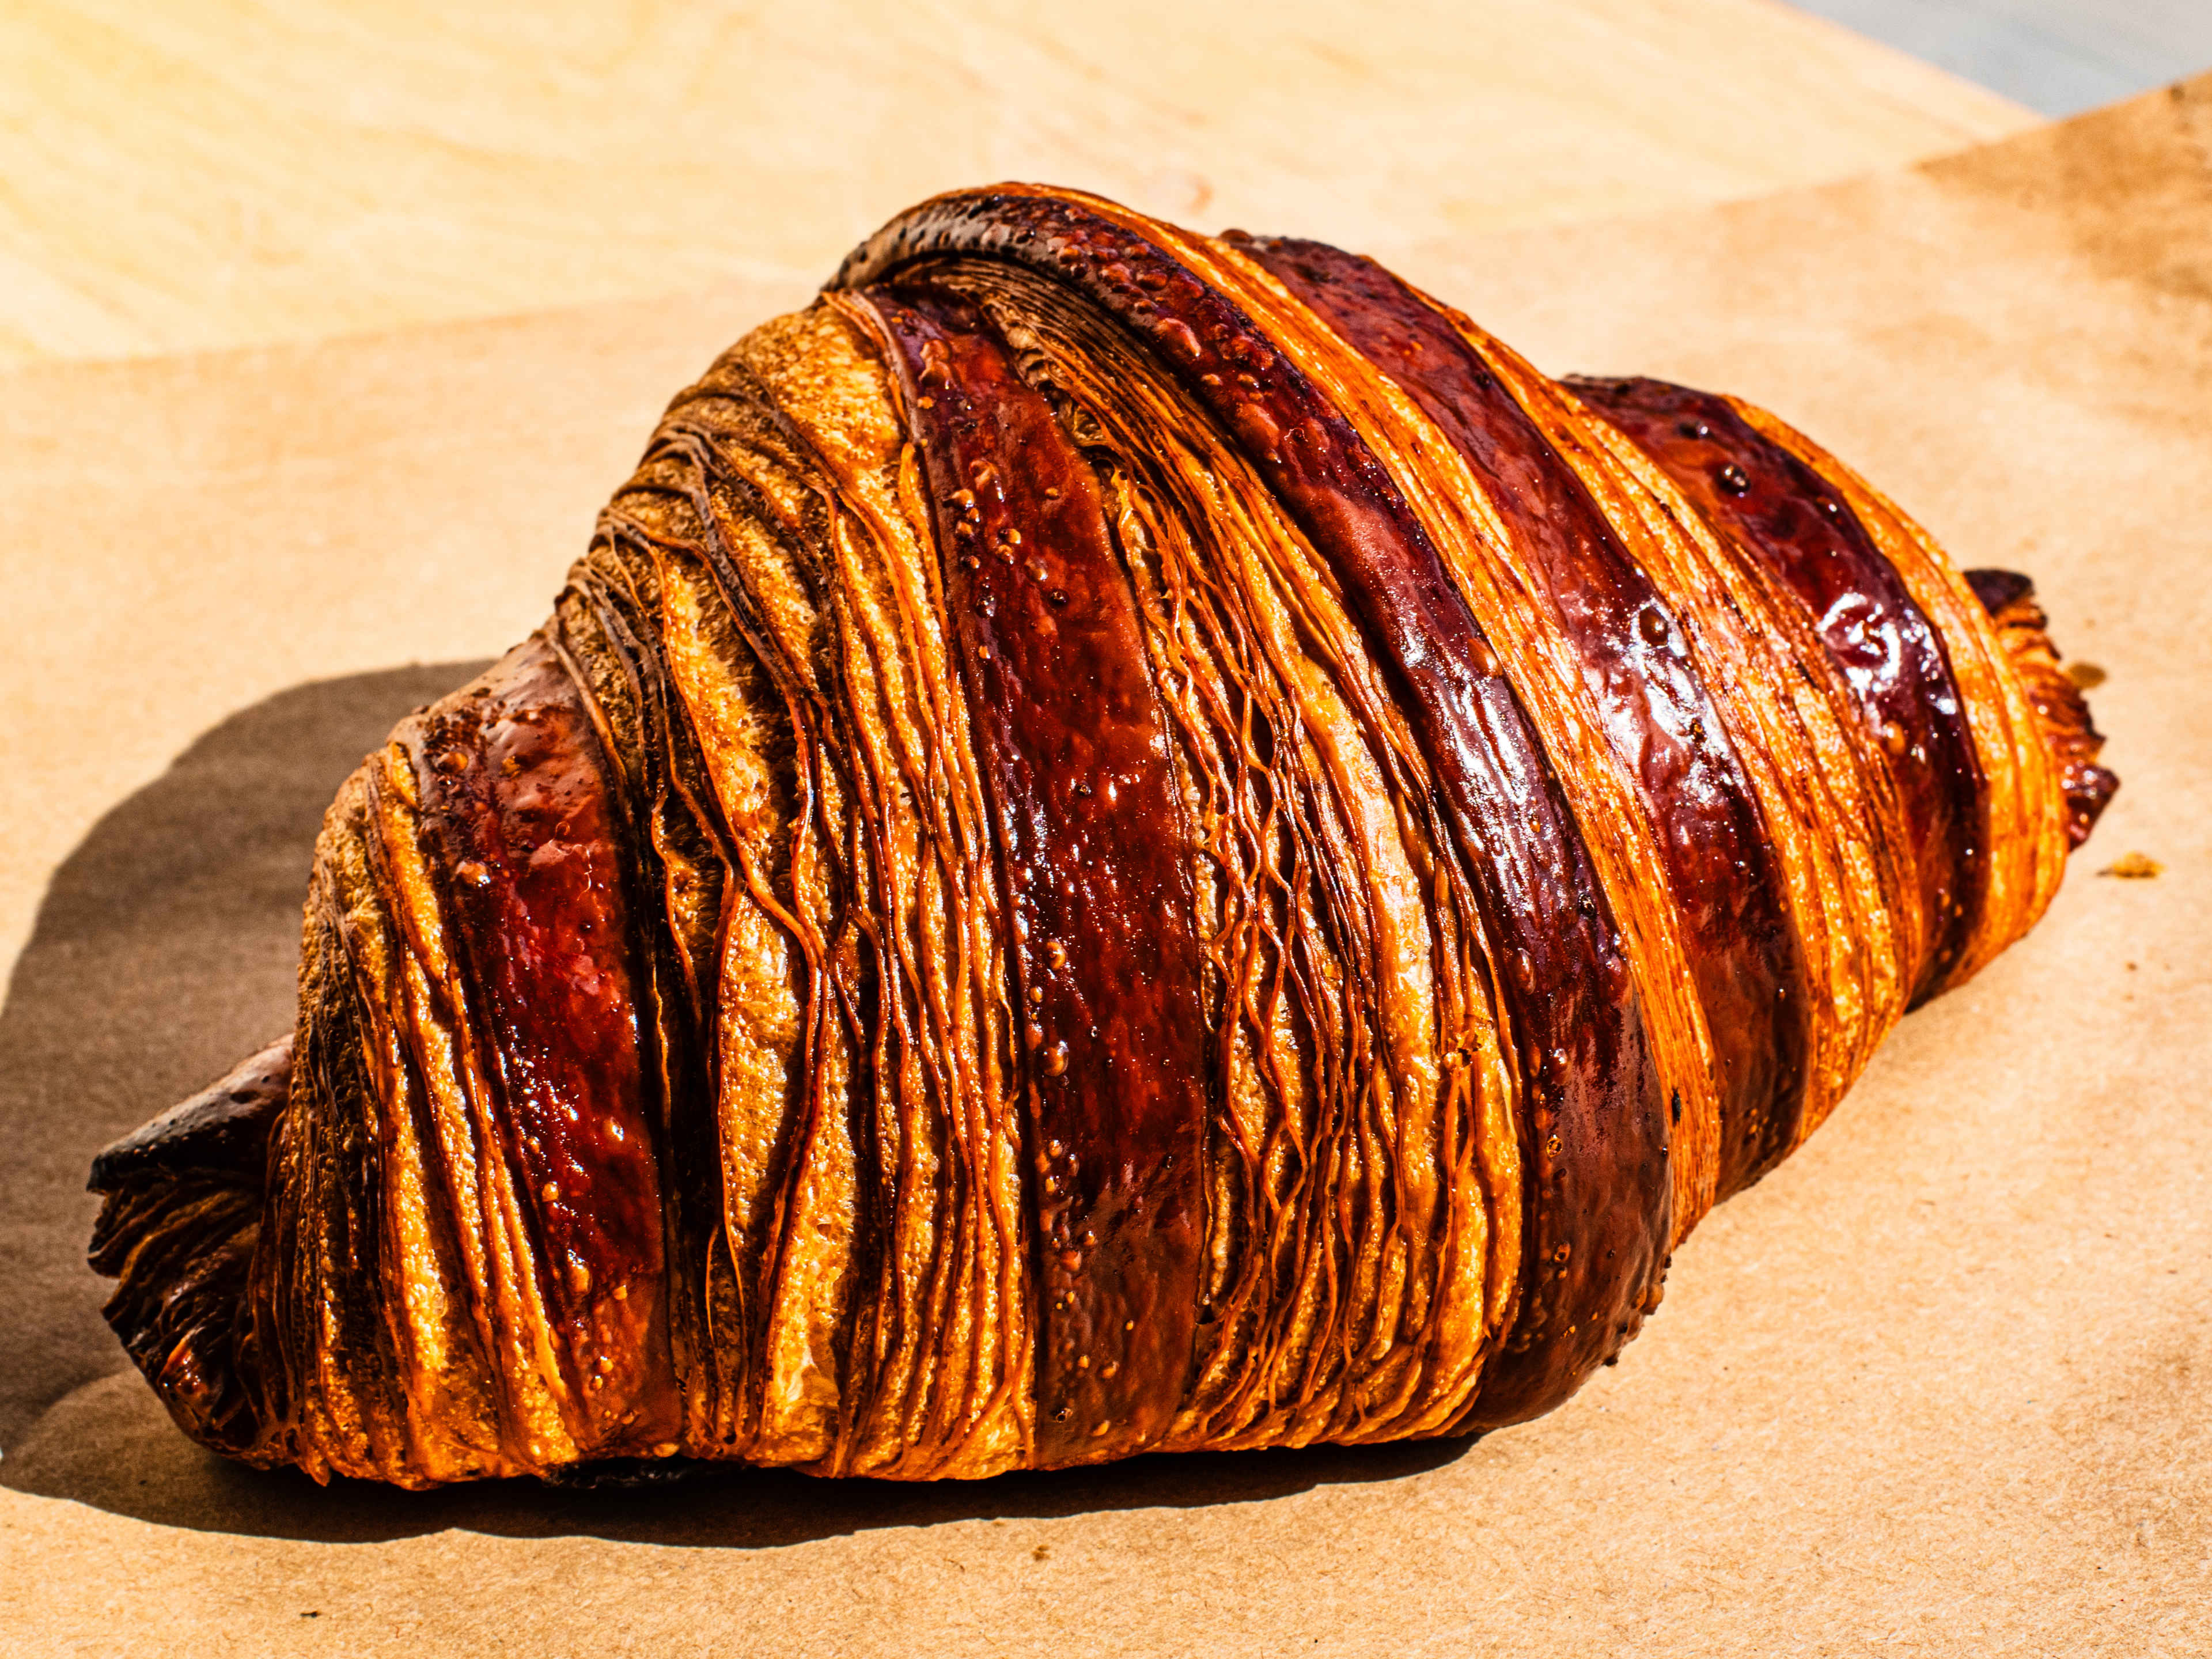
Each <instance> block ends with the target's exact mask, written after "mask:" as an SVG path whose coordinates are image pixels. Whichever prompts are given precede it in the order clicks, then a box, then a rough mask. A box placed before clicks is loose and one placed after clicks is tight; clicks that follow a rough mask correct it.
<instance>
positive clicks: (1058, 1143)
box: [859, 286, 1208, 1464]
mask: <svg viewBox="0 0 2212 1659" xmlns="http://www.w3.org/2000/svg"><path fill="white" fill-rule="evenodd" d="M859 297H860V299H862V300H863V301H866V303H867V304H868V305H869V306H870V307H872V309H873V310H874V311H875V313H877V315H878V317H879V318H880V319H881V320H882V323H883V337H884V340H885V341H886V342H887V343H888V345H889V348H890V357H891V360H892V362H893V363H894V365H895V367H896V370H897V373H898V376H899V380H900V385H901V387H902V392H903V394H904V400H905V403H906V417H907V422H908V431H909V432H910V433H911V434H912V435H913V438H914V441H915V444H916V446H917V447H918V448H919V450H920V453H921V459H922V465H923V469H924V471H925V473H926V476H927V482H928V490H929V496H930V501H931V510H932V513H933V520H934V525H935V530H936V542H937V546H938V549H939V560H940V562H941V563H942V567H943V570H944V583H945V609H946V612H947V614H948V616H949V617H950V618H951V623H952V629H953V635H954V638H955V640H956V641H957V650H958V651H959V653H960V668H961V683H962V684H963V687H964V688H965V690H966V691H967V694H968V708H969V719H970V721H971V722H972V725H973V727H974V729H975V732H977V733H978V735H979V738H980V741H979V743H978V745H977V747H978V750H979V753H980V757H981V759H982V762H983V772H984V775H985V777H986V778H987V781H988V784H989V787H990V789H991V792H992V796H993V801H994V808H995V811H994V819H995V826H996V829H997V849H996V850H997V854H998V857H999V860H1000V876H1001V879H1002V881H1003V882H1004V883H1005V887H1006V892H1007V893H1008V894H1009V895H1010V896H1011V897H1012V902H1013V909H1014V917H1015V921H1014V939H1013V947H1014V948H1013V957H1014V964H1015V967H1014V990H1015V994H1016V996H1017V997H1018V1000H1019V1002H1020V1007H1021V1015H1020V1018H1021V1023H1022V1026H1023V1030H1024V1042H1023V1044H1022V1049H1023V1054H1024V1095H1025V1097H1026V1101H1027V1111H1026V1113H1025V1117H1026V1123H1025V1134H1026V1145H1025V1149H1024V1151H1025V1161H1026V1162H1027V1164H1028V1165H1029V1167H1028V1170H1027V1171H1026V1172H1025V1173H1026V1177H1027V1181H1028V1194H1029V1200H1030V1214H1031V1215H1032V1216H1033V1217H1034V1218H1035V1228H1034V1231H1033V1235H1032V1248H1033V1250H1034V1261H1035V1262H1036V1280H1035V1282H1036V1285H1037V1291H1036V1296H1037V1298H1038V1303H1039V1307H1038V1310H1037V1323H1036V1330H1037V1347H1036V1359H1037V1370H1036V1378H1037V1383H1036V1397H1037V1422H1036V1451H1037V1459H1038V1461H1039V1462H1042V1463H1046V1464H1054V1463H1066V1462H1078V1461H1085V1460H1087V1459H1090V1458H1092V1457H1097V1456H1115V1455H1125V1454H1127V1453H1128V1452H1131V1451H1133V1450H1136V1449H1139V1448H1140V1447H1142V1446H1144V1445H1146V1444H1149V1443H1152V1442H1153V1441H1156V1440H1158V1438H1159V1437H1161V1436H1162V1435H1163V1434H1164V1432H1165V1431H1166V1430H1167V1428H1168V1426H1169V1425H1170V1421H1171V1420H1172V1419H1173V1417H1174V1414H1175V1413H1176V1409H1177V1408H1178V1407H1180V1406H1181V1405H1182V1399H1183V1395H1184V1391H1185V1389H1186V1385H1187V1382H1188V1373H1189V1370H1190V1364H1191V1352H1192V1336H1193V1332H1194V1328H1195V1323H1196V1319H1197V1304H1198V1297H1199V1294H1200V1291H1199V1279H1200V1257H1201V1253H1202V1247H1203V1244H1204V1240H1205V1233H1206V1201H1205V1189H1204V1182H1203V1179H1202V1177H1203V1174H1204V1161H1203V1157H1202V1150H1203V1148H1202V1136H1203V1133H1204V1127H1205V1121H1206V1081H1207V1075H1208V1061H1207V1049H1208V1040H1207V1032H1206V1023H1205V1018H1204V1012H1203V1004H1202V1000H1201V998H1200V983H1199V975H1200V954H1199V948H1198V940H1197V936H1196V931H1195V921H1194V896H1193V882H1192V878H1191V869H1190V848H1189V838H1188V836H1187V835H1185V834H1183V833H1182V832H1181V830H1180V829H1179V822H1180V810H1179V806H1178V803H1177V799H1176V778H1175V773H1174V769H1173V766H1172V764H1171V762H1170V748H1169V741H1168V732H1167V720H1166V716H1165V714H1164V710H1163V709H1162V708H1161V705H1160V701H1159V698H1158V695H1157V693H1156V691H1155V690H1154V688H1153V685H1152V681H1151V678H1150V677H1149V675H1148V673H1147V671H1146V660H1145V652H1144V642H1143V638H1142V635H1141V634H1140V632H1139V624H1138V617H1137V607H1136V602H1135V599H1134V597H1133V594H1132V592H1131V591H1130V588H1129V583H1128V578H1127V574H1126V573H1125V572H1124V571H1123V570H1122V568H1121V564H1120V562H1119V559H1118V556H1117V555H1116V553H1115V548H1114V544H1113V542H1112V539H1111V538H1110V537H1109V534H1108V532H1107V527H1106V520H1105V515H1104V512H1103V507H1102V505H1101V501H1100V495H1099V489H1098V483H1097V478H1096V477H1094V476H1093V474H1092V471H1091V466H1090V465H1089V463H1087V462H1086V461H1085V459H1084V458H1083V456H1082V454H1081V453H1080V452H1079V450H1077V448H1076V447H1075V446H1074V445H1073V442H1071V441H1069V439H1068V437H1067V435H1066V433H1065V432H1064V431H1063V430H1062V429H1061V428H1060V423H1059V422H1058V420H1057V419H1056V418H1055V417H1054V414H1053V410H1052V408H1051V405H1050V404H1048V403H1047V402H1046V400H1045V399H1044V398H1042V396H1041V395H1039V394H1038V393H1037V392H1035V391H1033V390H1032V389H1030V387H1029V386H1026V385H1025V384H1024V382H1023V380H1022V379H1021V376H1020V375H1019V374H1018V372H1017V371H1016V369H1015V368H1014V366H1013V363H1012V359H1011V357H1010V356H1009V354H1008V352H1007V350H1006V348H1005V345H1004V343H1002V342H1001V341H1000V339H999V338H998V337H996V336H995V334H994V332H993V331H991V329H990V327H989V325H987V323H986V322H985V321H984V320H983V319H982V318H981V316H980V315H979V314H978V313H977V312H976V310H975V307H972V306H969V305H968V304H966V303H965V302H963V301H960V300H958V299H957V298H955V297H951V296H947V295H941V294H936V293H933V292H931V291H929V290H927V289H921V288H917V287H913V286H908V287H902V288H898V289H867V290H864V291H863V293H862V294H861V295H860V296H859Z"/></svg>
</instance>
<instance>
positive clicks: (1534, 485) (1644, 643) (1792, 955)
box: [1240, 239, 1810, 1198]
mask: <svg viewBox="0 0 2212 1659" xmlns="http://www.w3.org/2000/svg"><path fill="white" fill-rule="evenodd" d="M1240 246H1243V249H1244V251H1245V252H1247V253H1248V254H1249V255H1250V256H1251V257H1252V258H1255V259H1256V260H1257V261H1258V262H1259V263H1261V264H1263V265H1265V266H1266V267H1267V270H1269V271H1271V272H1272V273H1273V275H1274V276H1275V277H1276V278H1277V279H1278V280H1279V281H1280V282H1281V283H1283V284H1284V285H1285V287H1287V288H1288V289H1290V290H1291V292H1292V293H1293V294H1295V295H1297V296H1298V298H1299V299H1301V300H1303V301H1305V303H1306V304H1307V305H1309V306H1310V307H1313V308H1314V310H1316V312H1318V313H1320V314H1321V315H1322V317H1324V318H1325V319H1328V323H1329V325H1330V326H1331V327H1333V328H1334V329H1335V330H1336V331H1337V332H1338V333H1339V334H1340V335H1342V336H1343V337H1344V338H1345V339H1346V341H1348V342H1349V343H1351V344H1352V345H1353V346H1355V347H1356V348H1358V350H1359V351H1360V352H1362V353H1363V354H1364V356H1366V357H1367V359H1368V361H1369V362H1372V363H1374V364H1375V365H1376V367H1377V368H1381V369H1382V370H1383V372H1384V373H1385V374H1389V376H1390V377H1391V378H1392V379H1393V380H1395V381H1397V383H1398V384H1399V385H1400V386H1401V387H1403V388H1404V390H1405V392H1406V393H1407V396H1409V397H1411V398H1413V401H1414V402H1415V403H1416V404H1419V406H1420V408H1421V410H1422V412H1423V413H1424V414H1425V415H1427V416H1428V417H1429V418H1430V419H1431V421H1434V422H1436V423H1437V426H1438V427H1439V428H1442V430H1443V432H1444V434H1445V435H1447V436H1448V437H1449V439H1450V440H1451V441H1452V444H1453V446H1454V447H1455V448H1456V449H1457V450H1458V452H1459V453H1460V455H1461V457H1462V459H1464V460H1465V461H1466V462H1467V464H1468V467H1469V469H1470V470H1471V471H1473V472H1474V475H1475V477H1477V478H1478V479H1480V481H1481V482H1482V483H1483V485H1484V487H1485V488H1486V489H1487V490H1488V491H1489V492H1490V495H1491V498H1492V501H1493V502H1494V503H1495V505H1496V507H1497V508H1498V512H1499V513H1501V514H1502V515H1503V516H1504V519H1505V520H1506V521H1507V523H1508V524H1509V525H1510V526H1511V527H1512V531H1513V534H1514V539H1515V547H1514V551H1515V554H1516V561H1517V562H1523V563H1524V564H1525V568H1527V569H1528V571H1529V572H1530V573H1531V574H1534V576H1535V577H1536V578H1537V580H1539V582H1540V583H1541V585H1542V586H1543V587H1544V588H1545V590H1546V591H1547V592H1548V594H1549V596H1550V599H1551V601H1552V604H1553V607H1554V608H1555V610H1556V611H1557V612H1558V615H1559V619H1560V622H1561V623H1562V624H1563V626H1564V629H1565V634H1566V636H1567V638H1568V639H1569V640H1570V641H1571V642H1572V644H1573V645H1574V647H1575V648H1576V650H1577V652H1578V653H1580V655H1581V658H1582V663H1583V678H1584V681H1585V684H1587V685H1588V686H1589V691H1590V694H1591V696H1592V698H1593V699H1594V700H1595V702H1596V704H1597V707H1598V709H1599V711H1600V714H1601V717H1602V720H1603V725H1604V731H1605V734H1606V737H1607V740H1608V741H1609V742H1610V744H1612V746H1613V751H1614V753H1616V754H1617V755H1619V756H1620V757H1621V759H1622V760H1623V762H1624V763H1626V765H1627V766H1628V767H1629V769H1631V771H1632V773H1633V774H1634V775H1635V777H1636V780H1637V782H1638V787H1640V789H1641V791H1642V793H1643V796H1644V801H1645V803H1646V805H1647V806H1648V807H1649V809H1650V817H1651V821H1652V824H1653V827H1654V828H1655V829H1656V831H1657V832H1658V847H1659V851H1660V854H1661V856H1662V858H1663V859H1664V860H1666V864H1667V873H1668V879H1669V882H1670V884H1671V887H1672V890H1673V898H1674V905H1675V908H1676V910H1677V912H1678V914H1679V915H1680V919H1681V922H1682V932H1681V938H1682V942H1683V945H1684V946H1685V947H1686V954H1687V956H1688V958H1689V963H1690V969H1691V972H1692V974H1693V975H1695V977H1696V981H1697V988H1698V995H1699V1000H1700V1001H1701V1002H1702V1004H1703V1005H1704V1007H1705V1024H1706V1029H1707V1030H1709V1031H1710V1032H1711V1038H1712V1043H1713V1048H1714V1055H1715V1059H1716V1061H1717V1082H1718V1084H1719V1086H1720V1120H1721V1121H1720V1168H1719V1172H1718V1182H1717V1191H1716V1194H1715V1196H1716V1197H1717V1198H1725V1197H1727V1196H1728V1195H1729V1194H1730V1193H1733V1192H1735V1191H1736V1190H1738V1189H1739V1188H1742V1187H1744V1186H1746V1185H1747V1184H1748V1183H1749V1182H1751V1181H1753V1180H1754V1179H1756V1178H1757V1177H1758V1176H1759V1175H1760V1174H1761V1173H1763V1172H1764V1171H1765V1170H1767V1169H1769V1168H1771V1166H1772V1165H1773V1164H1775V1162H1776V1161H1778V1159H1779V1158H1781V1157H1782V1155H1783V1154H1784V1152H1787V1151H1788V1150H1789V1148H1790V1145H1791V1143H1792V1142H1793V1141H1794V1140H1795V1139H1796V1133H1797V1124H1798V1120H1799V1117H1800V1115H1801V1113H1802V1109H1803V1106H1804V1101H1805V1084H1806V1074H1805V1051H1806V1018H1807V1014H1808V1008H1809V1006H1810V1003H1809V999H1808V997H1807V994H1806V984H1805V967H1804V960H1803V953H1802V950H1801V949H1800V946H1799V943H1798V939H1797V933H1796V926H1795V925H1794V923H1793V921H1792V919H1791V916H1790V903H1789V899H1788V896H1787V894H1786V892H1785V890H1784V880H1783V876H1782V872H1781V871H1780V869H1779V868H1778V866H1777V864H1776V860H1775V855H1774V849H1773V846H1772V844H1771V842H1770V841H1769V839H1768V837H1767V834H1766V826H1765V822H1764V820H1763V819H1762V817H1761V816H1760V813H1759V804H1758V799H1757V796H1756V795H1755V794H1754V793H1753V789H1752V785H1751V781H1750V778H1749V776H1748V775H1747V774H1746V772H1745V771H1744V769H1743V765H1742V763H1741V760H1740V759H1739V758H1738V757H1737V755H1736V751H1735V744H1734V743H1733V741H1732V740H1731V739H1730V738H1729V731H1728V726H1727V723H1726V721H1725V720H1723V716H1722V714H1721V711H1720V710H1719V708H1717V707H1716V706H1715V704H1714V702H1713V701H1712V698H1711V696H1710V694H1709V693H1708V692H1707V690H1706V689H1705V684H1704V683H1703V682H1702V681H1701V680H1700V679H1699V678H1698V676H1697V672H1696V671H1695V669H1694V667H1693V666H1692V663H1691V660H1690V655H1689V649H1688V645H1687V642H1686V639H1685V637H1684V634H1683V630H1682V626H1681V623H1680V619H1679V618H1678V617H1675V616H1674V613H1673V611H1671V610H1669V609H1668V606H1667V605H1666V603H1665V601H1664V600H1663V599H1662V598H1661V597H1660V595H1659V593H1658V592H1657V591H1656V589H1655V588H1654V587H1653V586H1652V584H1651V581H1650V578H1649V577H1648V576H1647V575H1646V574H1644V570H1643V568H1641V567H1640V566H1638V564H1637V562H1636V561H1635V560H1634V558H1633V557H1632V556H1631V555H1630V554H1629V551H1628V550H1627V549H1626V547H1625V546H1624V545H1623V544H1622V543H1621V540H1620V536H1619V535H1618V534H1617V533H1616V532H1615V531H1614V530H1613V526H1612V525H1611V524H1610V523H1609V522H1608V521H1607V519H1606V518H1605V515H1604V514H1603V513H1601V512H1600V511H1599V510H1598V507H1597V504H1596V503H1595V501H1592V500H1591V499H1590V496H1589V492H1588V491H1587V490H1586V489H1583V485H1582V483H1581V481H1580V480H1579V479H1577V477H1575V474H1574V472H1573V471H1572V470H1571V468H1570V467H1569V466H1568V465H1567V463H1566V462H1565V459H1562V458H1561V456H1560V454H1559V451H1558V450H1557V449H1556V448H1554V447H1553V443H1552V441H1551V440H1550V439H1549V438H1547V436H1546V435H1545V434H1544V433H1543V432H1542V430H1541V429H1540V428H1538V426H1537V424H1536V422H1534V419H1532V418H1531V417H1530V416H1529V414H1528V411H1527V410H1524V409H1523V408H1522V406H1521V405H1520V404H1518V403H1517V402H1516V401H1515V399H1514V398H1513V395H1512V393H1511V392H1509V391H1508V390H1507V389H1506V388H1505V386H1504V384H1503V383H1502V382H1501V381H1500V380H1498V376H1497V375H1496V374H1492V372H1491V371H1490V370H1489V368H1487V367H1486V365H1485V364H1484V363H1483V362H1482V360H1481V358H1480V356H1478V355H1477V354H1476V353H1475V351H1474V349H1473V348H1472V347H1471V346H1470V345H1469V344H1468V341H1467V338H1466V337H1465V336H1464V335H1463V334H1462V332H1461V331H1460V330H1459V328H1458V327H1457V326H1456V325H1455V320H1454V319H1453V317H1452V315H1451V313H1448V312H1446V311H1444V310H1443V308H1442V307H1438V306H1437V304H1436V302H1435V301H1431V300H1429V299H1428V298H1427V297H1426V296H1425V295H1419V294H1418V293H1416V292H1415V291H1414V290H1413V289H1410V288H1408V287H1407V285H1406V284H1405V283H1401V282H1400V281H1399V280H1398V279H1397V278H1396V277H1395V276H1392V275H1391V274H1390V273H1389V271H1387V270H1383V268H1382V267H1381V266H1380V265H1378V264H1376V263H1375V262H1374V261H1373V260H1372V259H1367V258H1358V257H1356V256H1354V255H1352V254H1348V253H1346V252H1342V251H1340V249H1337V248H1333V247H1330V246H1328V245H1327V244H1325V243H1321V242H1309V241H1296V240H1274V239H1269V240H1250V241H1246V242H1243V243H1242V244H1240Z"/></svg>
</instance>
